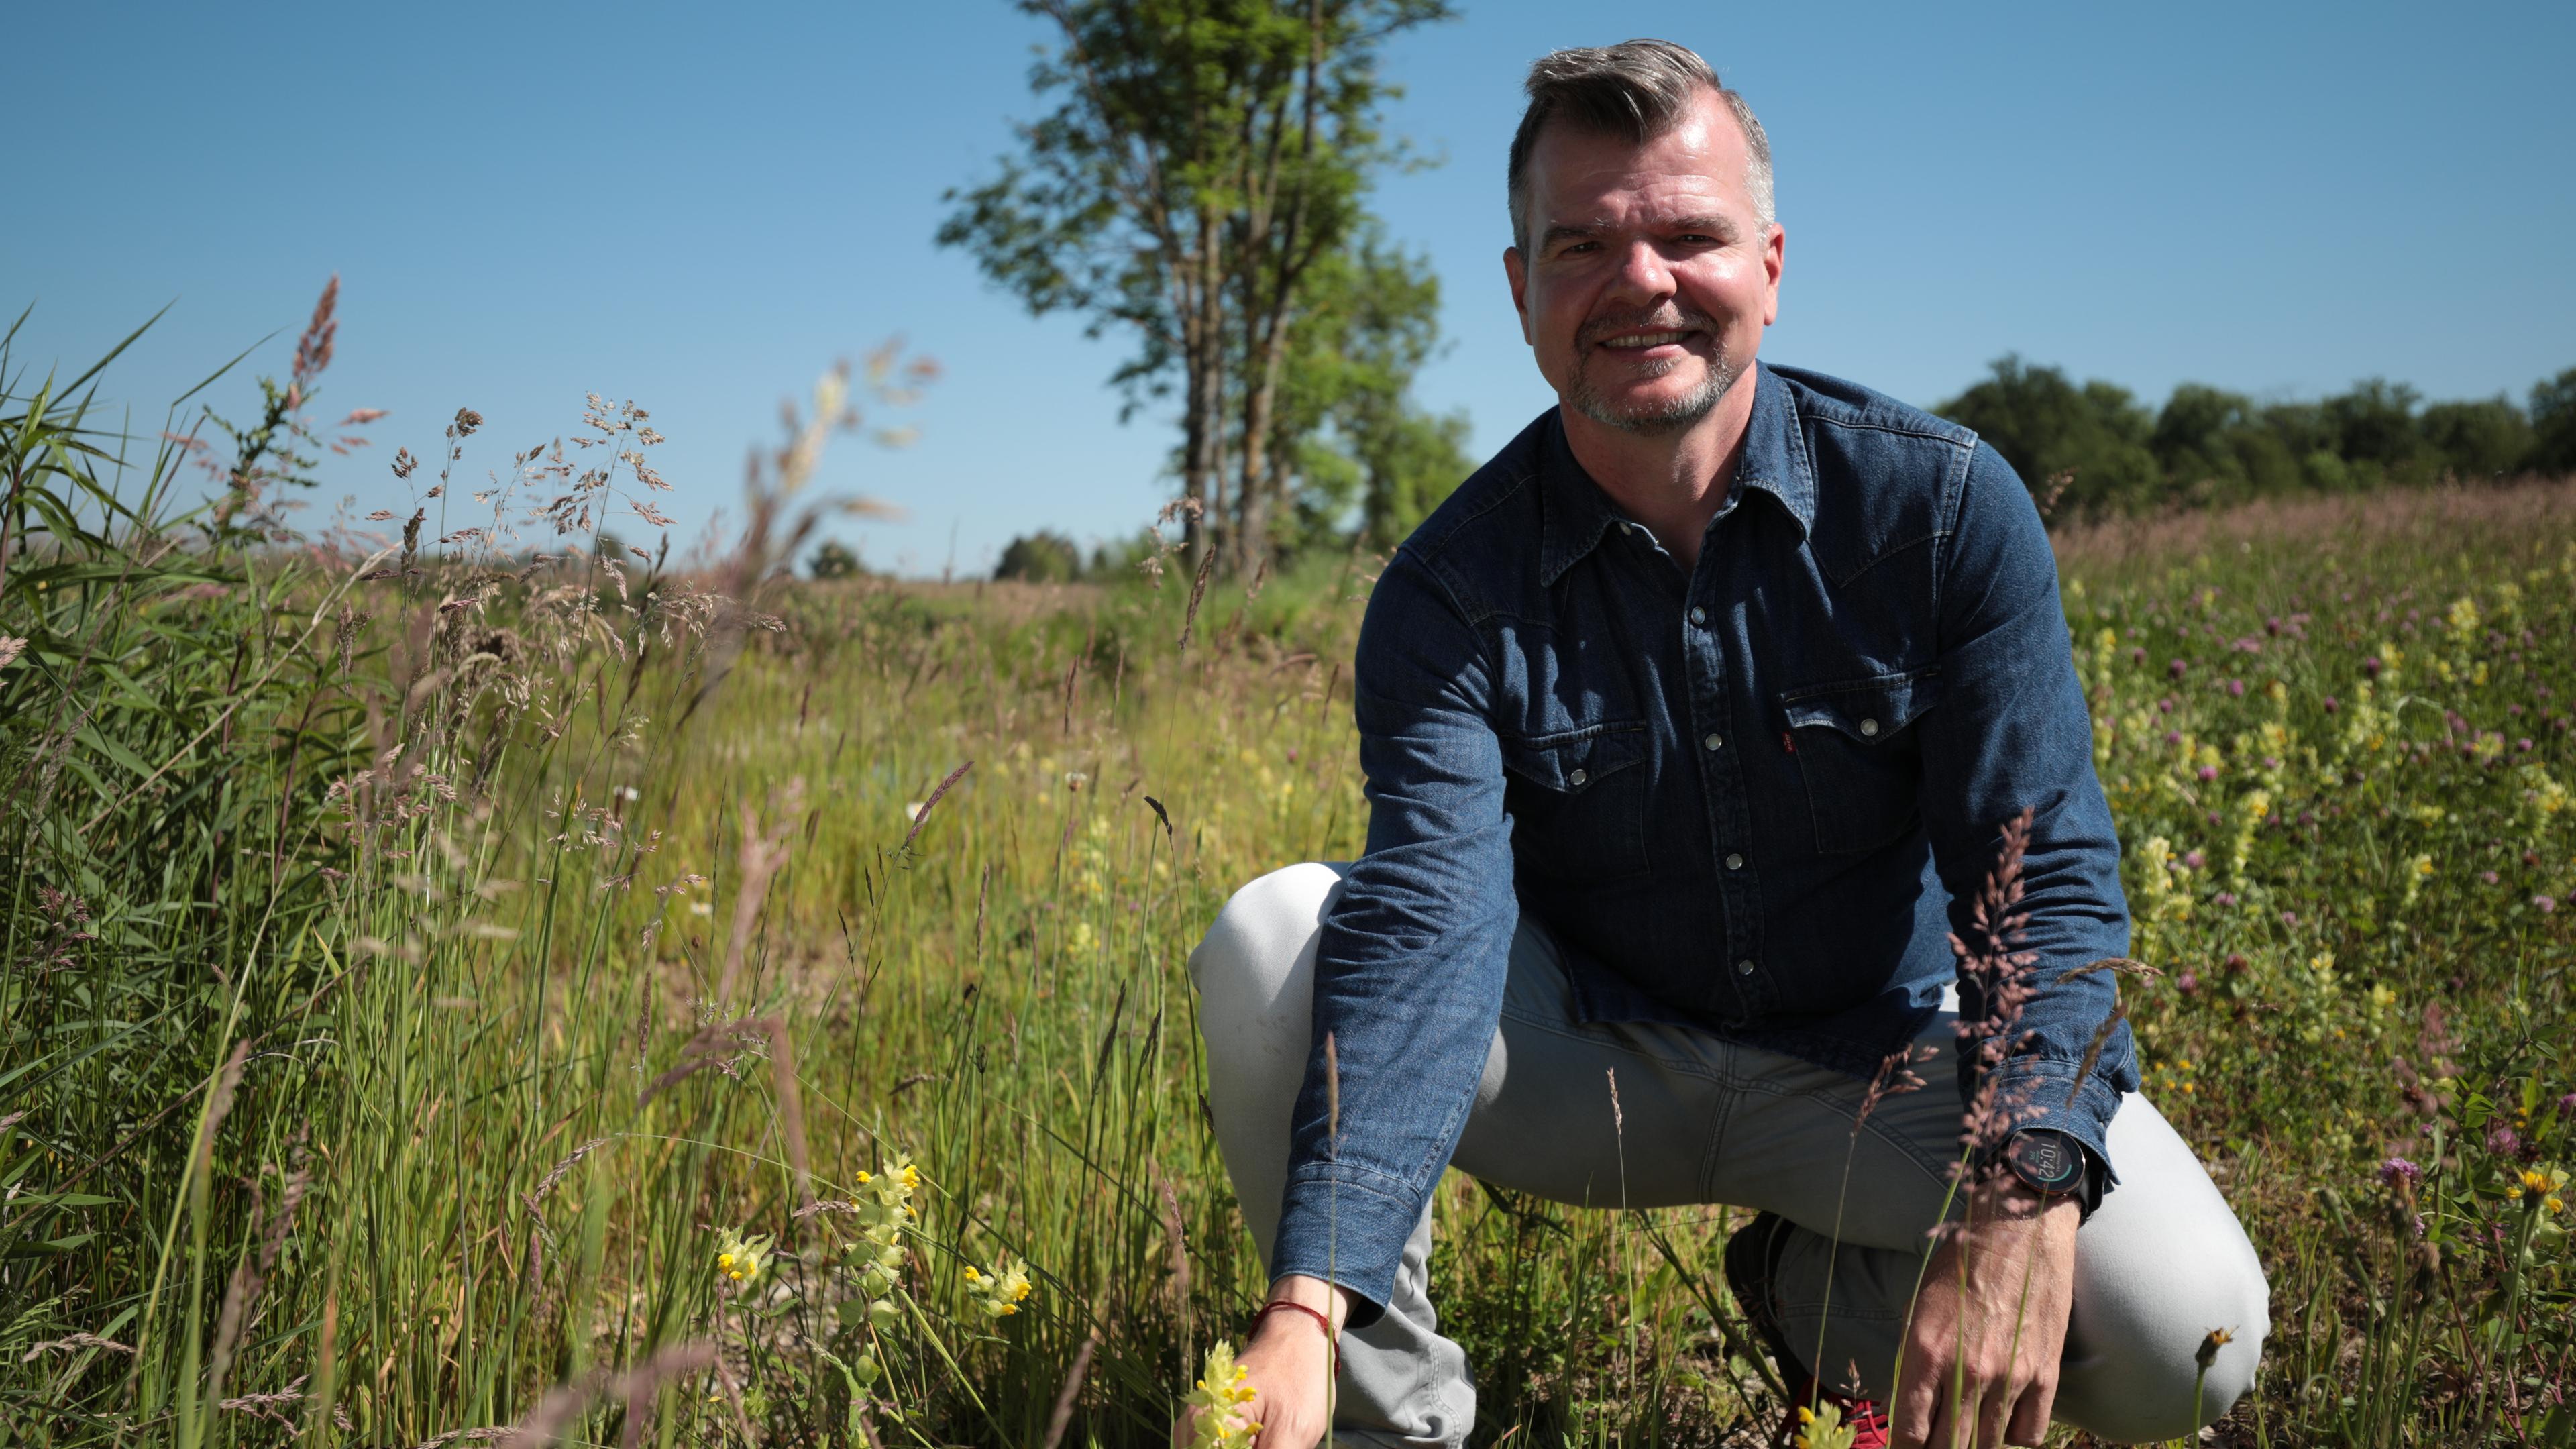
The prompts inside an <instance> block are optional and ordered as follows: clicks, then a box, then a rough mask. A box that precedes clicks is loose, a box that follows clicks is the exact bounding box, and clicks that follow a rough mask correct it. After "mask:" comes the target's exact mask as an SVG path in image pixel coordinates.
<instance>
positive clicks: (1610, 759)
mask: <svg viewBox="0 0 2576 1449" xmlns="http://www.w3.org/2000/svg"><path fill="white" fill-rule="evenodd" d="M1645 758H1646V729H1645V726H1644V725H1642V724H1637V725H1595V726H1593V727H1592V728H1590V729H1584V730H1575V731H1571V732H1569V733H1566V734H1560V735H1541V736H1538V737H1535V738H1532V739H1517V740H1505V741H1503V768H1504V769H1506V770H1509V771H1511V772H1512V773H1513V774H1515V775H1518V776H1520V777H1521V778H1522V779H1525V780H1528V781H1529V782H1530V783H1532V784H1534V785H1538V786H1541V787H1543V788H1545V789H1549V790H1555V791H1559V792H1561V793H1563V794H1567V795H1579V794H1582V793H1583V792H1584V791H1586V790H1588V789H1590V788H1592V786H1593V785H1594V784H1595V783H1597V782H1599V781H1600V780H1602V779H1605V778H1607V777H1608V776H1610V775H1614V774H1616V773H1618V772H1619V771H1621V770H1624V769H1627V768H1628V767H1629V766H1631V765H1635V764H1639V763H1641V762H1643V761H1644V760H1645Z"/></svg>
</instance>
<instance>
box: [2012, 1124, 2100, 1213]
mask: <svg viewBox="0 0 2576 1449" xmlns="http://www.w3.org/2000/svg"><path fill="white" fill-rule="evenodd" d="M2004 1165H2005V1166H2006V1167H2009V1168H2011V1169H2012V1174H2013V1176H2015V1177H2018V1178H2020V1179H2021V1180H2022V1181H2023V1182H2024V1183H2025V1184H2027V1185H2028V1186H2029V1187H2030V1188H2031V1190H2032V1191H2034V1192H2037V1193H2039V1194H2040V1195H2041V1196H2043V1197H2065V1196H2068V1195H2070V1194H2075V1193H2080V1192H2082V1191H2083V1189H2084V1186H2085V1180H2086V1178H2087V1177H2088V1176H2089V1175H2090V1169H2091V1166H2092V1164H2091V1162H2090V1161H2089V1159H2088V1156H2087V1154H2086V1153H2085V1151H2084V1144H2083V1143H2081V1142H2078V1141H2076V1140H2075V1138H2074V1137H2073V1136H2071V1135H2069V1134H2067V1133H2064V1132H2060V1131H2058V1130H2056V1129H2055V1128H2052V1127H2024V1128H2022V1129H2021V1130H2020V1131H2017V1132H2015V1133H2013V1134H2012V1136H2010V1137H2008V1138H2006V1139H2005V1140H2004Z"/></svg>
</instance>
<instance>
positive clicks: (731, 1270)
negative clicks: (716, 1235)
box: [716, 1228, 777, 1283]
mask: <svg viewBox="0 0 2576 1449" xmlns="http://www.w3.org/2000/svg"><path fill="white" fill-rule="evenodd" d="M776 1241H777V1240H776V1239H775V1238H770V1237H766V1236H762V1237H745V1236H743V1235H742V1234H741V1233H739V1232H736V1231H734V1230H733V1229H730V1228H728V1229H726V1230H725V1233H724V1237H723V1238H722V1239H721V1240H720V1241H719V1242H718V1243H717V1244H716V1271H717V1272H719V1273H722V1274H723V1275H724V1276H725V1281H726V1282H728V1283H749V1282H751V1281H752V1280H753V1279H755V1278H758V1277H759V1276H760V1270H761V1269H763V1268H765V1267H767V1266H769V1250H770V1246H771V1245H772V1244H773V1243H775V1242H776Z"/></svg>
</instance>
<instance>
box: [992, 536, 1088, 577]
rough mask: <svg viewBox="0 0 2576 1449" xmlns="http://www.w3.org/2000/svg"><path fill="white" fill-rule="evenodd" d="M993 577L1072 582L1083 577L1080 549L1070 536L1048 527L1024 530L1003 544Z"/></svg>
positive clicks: (994, 567)
mask: <svg viewBox="0 0 2576 1449" xmlns="http://www.w3.org/2000/svg"><path fill="white" fill-rule="evenodd" d="M993 577H994V578H997V579H1019V580H1022V581H1024V582H1027V583H1032V584H1070V583H1075V582H1078V581H1079V580H1080V579H1081V578H1082V550H1081V549H1080V548H1078V547H1076V546H1075V544H1074V541H1073V540H1072V539H1069V538H1067V537H1065V536H1064V535H1063V534H1061V533H1056V532H1053V531H1051V530H1048V529H1040V530H1038V531H1037V532H1035V533H1024V534H1021V535H1020V536H1019V537H1017V538H1014V539H1012V540H1011V541H1010V542H1009V543H1008V544H1006V545H1004V546H1003V549H1002V561H1001V562H1000V563H997V564H995V565H994V566H993Z"/></svg>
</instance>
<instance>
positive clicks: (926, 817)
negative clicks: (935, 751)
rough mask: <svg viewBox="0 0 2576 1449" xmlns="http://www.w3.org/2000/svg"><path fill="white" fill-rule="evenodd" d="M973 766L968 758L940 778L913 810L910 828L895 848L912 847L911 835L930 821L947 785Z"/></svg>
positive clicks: (905, 848) (964, 775) (919, 831)
mask: <svg viewBox="0 0 2576 1449" xmlns="http://www.w3.org/2000/svg"><path fill="white" fill-rule="evenodd" d="M973 768H975V762H974V761H973V760H968V761H967V762H966V763H964V764H962V765H959V766H958V767H957V768H956V769H953V770H951V771H949V772H948V777H947V778H946V779H944V780H941V781H940V782H939V785H938V787H937V788H936V789H933V790H932V791H931V792H930V798H929V799H927V800H924V801H922V802H921V808H920V809H919V810H916V811H914V812H913V814H912V828H911V829H910V830H907V831H905V832H904V833H903V844H901V845H898V846H896V847H895V849H896V850H898V851H904V850H910V849H912V840H913V837H914V836H916V835H919V834H920V833H921V827H923V826H925V825H928V824H929V823H930V812H931V810H932V808H933V807H935V806H936V805H938V804H939V797H940V796H942V795H945V794H947V793H948V787H950V786H951V785H954V784H956V783H957V782H958V781H960V780H963V779H965V778H966V772H967V771H968V770H971V769H973Z"/></svg>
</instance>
